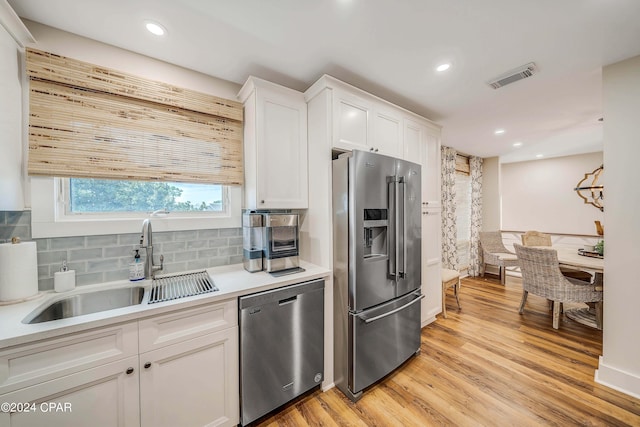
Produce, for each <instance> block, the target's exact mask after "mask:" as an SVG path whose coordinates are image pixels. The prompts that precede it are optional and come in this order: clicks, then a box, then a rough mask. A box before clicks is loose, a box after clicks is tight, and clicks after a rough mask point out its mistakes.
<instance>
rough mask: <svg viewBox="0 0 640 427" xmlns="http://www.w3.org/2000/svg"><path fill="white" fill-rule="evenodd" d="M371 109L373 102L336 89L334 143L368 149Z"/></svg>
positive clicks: (351, 147) (334, 97)
mask: <svg viewBox="0 0 640 427" xmlns="http://www.w3.org/2000/svg"><path fill="white" fill-rule="evenodd" d="M371 110H372V108H371V104H370V103H368V102H367V101H365V100H364V99H362V98H360V97H358V96H356V95H354V94H352V93H349V92H347V91H344V90H341V89H336V90H335V91H334V96H333V111H335V119H334V121H333V125H334V129H333V132H334V135H335V140H334V144H333V145H334V146H336V147H339V148H345V149H359V150H368V149H369V144H370V142H371V127H372V126H371V118H372V112H371Z"/></svg>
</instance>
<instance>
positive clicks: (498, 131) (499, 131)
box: [493, 129, 504, 135]
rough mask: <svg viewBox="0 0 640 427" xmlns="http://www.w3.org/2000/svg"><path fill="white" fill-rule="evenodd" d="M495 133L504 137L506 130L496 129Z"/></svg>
mask: <svg viewBox="0 0 640 427" xmlns="http://www.w3.org/2000/svg"><path fill="white" fill-rule="evenodd" d="M493 133H495V134H496V135H502V134H503V133H504V129H496V130H495V131H494V132H493Z"/></svg>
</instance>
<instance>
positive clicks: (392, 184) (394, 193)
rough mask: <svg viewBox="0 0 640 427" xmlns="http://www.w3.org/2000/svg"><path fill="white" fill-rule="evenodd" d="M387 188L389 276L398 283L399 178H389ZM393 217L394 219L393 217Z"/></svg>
mask: <svg viewBox="0 0 640 427" xmlns="http://www.w3.org/2000/svg"><path fill="white" fill-rule="evenodd" d="M387 188H388V195H389V196H388V198H389V216H390V218H389V226H390V228H392V229H391V230H389V232H388V233H387V235H388V236H389V239H388V244H389V261H388V274H389V277H390V278H392V279H393V280H395V281H398V249H399V248H398V177H397V176H388V177H387ZM391 216H392V217H391Z"/></svg>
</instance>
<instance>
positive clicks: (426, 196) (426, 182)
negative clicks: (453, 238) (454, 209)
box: [422, 126, 440, 208]
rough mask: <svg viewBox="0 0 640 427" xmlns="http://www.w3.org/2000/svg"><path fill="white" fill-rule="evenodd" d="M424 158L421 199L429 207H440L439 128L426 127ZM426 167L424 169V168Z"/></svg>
mask: <svg viewBox="0 0 640 427" xmlns="http://www.w3.org/2000/svg"><path fill="white" fill-rule="evenodd" d="M426 147H427V150H426V153H425V154H426V159H425V160H424V163H423V165H424V166H423V168H422V169H423V174H424V175H423V187H422V200H424V201H427V202H428V205H429V207H438V208H439V207H440V129H439V128H436V127H433V126H431V127H429V128H427V145H426ZM425 169H426V170H425Z"/></svg>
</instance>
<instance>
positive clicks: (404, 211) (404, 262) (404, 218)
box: [398, 177, 407, 278]
mask: <svg viewBox="0 0 640 427" xmlns="http://www.w3.org/2000/svg"><path fill="white" fill-rule="evenodd" d="M399 182H400V186H401V187H402V198H401V201H402V202H401V203H400V204H399V205H400V206H402V215H401V216H400V220H401V221H402V232H401V233H400V234H399V235H401V236H402V243H401V244H400V247H401V248H402V252H401V256H402V260H401V261H400V262H399V264H400V266H401V267H402V270H398V277H399V278H404V277H405V276H406V273H407V193H406V190H407V186H406V185H405V182H404V177H400V179H399Z"/></svg>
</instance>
